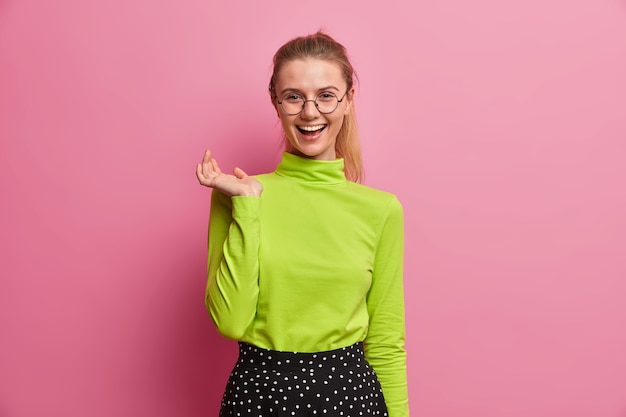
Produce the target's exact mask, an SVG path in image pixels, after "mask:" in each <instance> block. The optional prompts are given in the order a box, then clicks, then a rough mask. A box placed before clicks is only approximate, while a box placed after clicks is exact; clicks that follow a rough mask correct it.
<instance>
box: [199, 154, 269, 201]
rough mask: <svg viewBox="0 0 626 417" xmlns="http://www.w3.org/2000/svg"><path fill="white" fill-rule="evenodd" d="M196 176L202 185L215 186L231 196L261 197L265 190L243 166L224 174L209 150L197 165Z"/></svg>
mask: <svg viewBox="0 0 626 417" xmlns="http://www.w3.org/2000/svg"><path fill="white" fill-rule="evenodd" d="M196 176H197V177H198V181H200V184H201V185H204V186H205V187H210V188H215V189H216V190H218V191H221V192H222V193H224V194H226V195H229V196H253V197H259V196H261V193H262V192H263V185H261V183H260V182H259V181H257V180H256V179H255V178H253V177H251V176H249V175H248V174H246V173H245V172H244V171H243V170H242V169H241V168H235V169H234V170H233V173H232V174H224V173H223V172H222V170H221V169H220V167H219V166H218V165H217V161H216V160H215V159H214V158H213V157H211V151H209V150H207V151H206V152H205V154H204V158H202V163H200V164H198V166H197V167H196Z"/></svg>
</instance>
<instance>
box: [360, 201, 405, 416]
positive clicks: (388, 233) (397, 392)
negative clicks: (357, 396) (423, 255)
mask: <svg viewBox="0 0 626 417" xmlns="http://www.w3.org/2000/svg"><path fill="white" fill-rule="evenodd" d="M403 263H404V219H403V213H402V206H401V205H400V202H399V201H398V200H397V199H396V198H395V197H394V198H393V199H392V200H391V202H390V204H389V206H388V207H387V213H386V218H385V220H384V223H383V226H382V231H381V234H380V238H379V242H378V246H377V249H376V255H375V261H374V271H373V273H372V287H371V288H370V291H369V293H368V296H367V309H368V313H369V317H370V319H369V330H368V334H367V337H366V339H365V343H364V344H365V355H366V357H367V360H368V361H369V362H370V364H371V365H372V367H373V368H374V371H375V372H376V375H377V376H378V379H379V380H380V383H381V386H382V389H383V395H384V396H385V402H386V403H387V408H388V409H389V417H407V416H408V415H409V405H408V391H407V376H406V351H405V349H404V341H405V327H404V290H403Z"/></svg>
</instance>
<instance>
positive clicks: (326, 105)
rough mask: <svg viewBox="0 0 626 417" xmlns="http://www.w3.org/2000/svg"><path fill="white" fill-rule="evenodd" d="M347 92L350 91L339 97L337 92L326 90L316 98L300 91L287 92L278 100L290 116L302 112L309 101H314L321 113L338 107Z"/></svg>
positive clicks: (332, 110) (330, 111) (329, 111)
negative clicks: (308, 98)
mask: <svg viewBox="0 0 626 417" xmlns="http://www.w3.org/2000/svg"><path fill="white" fill-rule="evenodd" d="M346 94H348V91H346V92H345V93H344V95H343V96H342V97H341V98H337V96H336V95H335V94H333V93H331V92H329V91H325V92H323V93H319V94H318V95H317V97H315V100H307V99H305V98H304V97H303V96H302V95H301V94H299V93H287V94H285V95H284V96H283V97H282V98H281V99H280V100H277V102H278V104H279V105H280V108H281V109H283V112H284V113H285V114H288V115H290V116H295V115H296V114H300V113H302V111H303V110H304V106H305V105H306V103H307V101H312V102H313V104H315V108H316V109H317V111H319V112H320V113H322V114H328V113H332V112H334V111H335V110H336V109H337V106H339V103H341V102H342V101H343V99H344V98H345V97H346Z"/></svg>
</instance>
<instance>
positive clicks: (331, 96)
mask: <svg viewBox="0 0 626 417" xmlns="http://www.w3.org/2000/svg"><path fill="white" fill-rule="evenodd" d="M336 99H337V96H335V95H334V94H333V93H328V92H324V93H320V94H319V95H318V96H317V100H318V101H321V102H325V101H333V100H336Z"/></svg>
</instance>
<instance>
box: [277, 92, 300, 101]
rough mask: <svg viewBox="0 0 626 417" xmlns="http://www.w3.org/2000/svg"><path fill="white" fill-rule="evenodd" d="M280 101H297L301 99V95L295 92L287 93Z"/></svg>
mask: <svg viewBox="0 0 626 417" xmlns="http://www.w3.org/2000/svg"><path fill="white" fill-rule="evenodd" d="M281 101H287V102H289V103H297V102H299V101H302V96H301V95H299V94H296V93H292V94H287V95H285V96H284V97H283V99H282V100H281Z"/></svg>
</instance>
